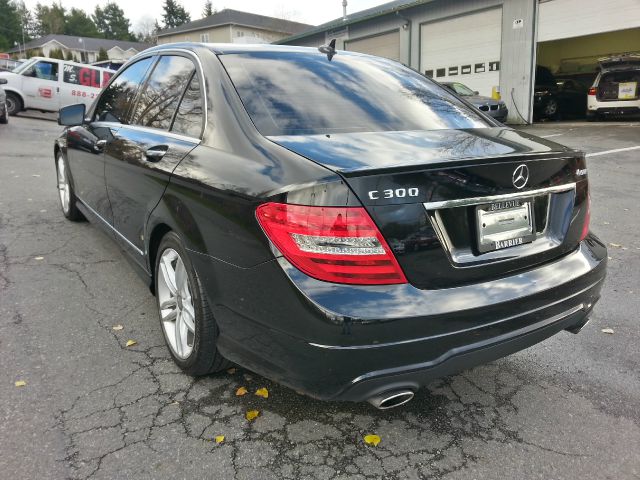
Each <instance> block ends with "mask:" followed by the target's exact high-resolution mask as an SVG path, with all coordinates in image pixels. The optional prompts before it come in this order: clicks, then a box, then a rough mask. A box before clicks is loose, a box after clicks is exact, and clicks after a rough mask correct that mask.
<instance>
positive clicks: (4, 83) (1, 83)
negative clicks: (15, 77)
mask: <svg viewBox="0 0 640 480" xmlns="http://www.w3.org/2000/svg"><path fill="white" fill-rule="evenodd" d="M7 83H9V80H7V79H6V78H0V85H6V84H7Z"/></svg>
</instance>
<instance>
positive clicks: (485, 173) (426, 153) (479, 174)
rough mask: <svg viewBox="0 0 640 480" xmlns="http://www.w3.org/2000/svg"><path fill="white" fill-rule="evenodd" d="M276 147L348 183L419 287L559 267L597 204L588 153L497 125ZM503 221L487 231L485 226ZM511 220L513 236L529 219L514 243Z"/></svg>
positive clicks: (290, 140)
mask: <svg viewBox="0 0 640 480" xmlns="http://www.w3.org/2000/svg"><path fill="white" fill-rule="evenodd" d="M271 140H272V141H274V142H276V143H278V144H280V145H282V146H284V147H286V148H288V149H290V150H292V151H294V152H296V153H298V154H300V155H302V156H304V157H306V158H308V159H310V160H313V161H314V162H317V163H320V164H321V165H324V166H326V167H328V168H330V169H332V170H334V171H336V172H338V173H340V174H341V175H342V176H343V177H344V178H345V181H346V182H347V183H348V184H349V186H350V187H351V189H352V190H353V191H354V193H355V194H356V196H357V197H358V198H359V200H360V201H361V203H362V204H363V205H364V206H365V208H366V209H367V211H368V212H369V214H370V215H371V217H372V218H373V220H374V222H375V223H376V224H377V225H378V227H379V228H380V230H381V232H382V234H383V235H384V237H385V238H386V240H387V242H388V243H389V245H390V247H391V248H392V250H393V251H394V253H395V255H396V257H397V259H398V262H399V263H400V265H401V266H402V268H403V270H404V272H405V275H406V277H407V279H408V280H409V282H411V283H412V284H413V285H414V286H416V287H418V288H447V287H453V286H459V285H464V284H466V283H473V282H478V281H483V280H489V279H492V278H498V277H501V276H504V275H506V274H511V273H513V272H516V271H519V270H523V269H528V268H531V267H533V266H535V265H539V264H541V263H545V262H548V261H550V260H553V259H554V258H557V257H559V256H561V255H564V254H566V253H568V252H570V251H572V250H574V249H575V248H576V247H577V245H578V243H579V241H580V235H581V232H582V225H583V223H584V221H583V220H584V217H585V216H586V205H587V182H586V168H585V163H584V155H582V154H581V153H580V152H576V151H573V150H570V149H568V148H566V147H563V146H561V145H558V144H555V143H553V142H550V141H546V140H544V139H538V138H536V137H534V136H532V135H529V134H526V133H523V132H517V131H514V130H511V129H508V128H489V129H475V130H441V131H425V132H383V133H366V134H337V135H334V134H331V135H311V136H289V137H271ZM522 166H524V167H522ZM519 168H520V170H525V173H526V175H525V176H526V177H527V178H526V181H525V182H524V184H520V183H521V182H522V179H518V178H516V177H517V175H516V174H517V171H518V169H519ZM520 173H522V172H520ZM516 180H518V182H520V183H518V185H514V183H515V181H516ZM518 187H519V188H518ZM492 209H495V210H492ZM479 211H482V212H479ZM503 214H506V215H503ZM483 215H484V216H483ZM501 215H502V216H503V217H504V218H503V219H502V220H501V219H500V218H499V217H500V216H501ZM517 215H519V217H518V218H515V217H516V216H517ZM512 217H513V218H512ZM524 217H527V218H524ZM495 218H497V220H495V221H496V222H497V223H494V224H492V225H489V226H488V227H487V228H488V229H487V230H483V228H482V226H481V225H480V223H479V222H482V223H489V222H492V221H493V220H494V219H495ZM488 219H489V220H488ZM514 219H515V220H514ZM501 222H507V223H509V222H515V223H514V224H513V231H516V230H517V227H518V225H517V224H518V222H520V227H519V228H524V229H525V230H527V229H528V232H527V235H520V236H515V237H514V238H515V243H513V242H511V240H514V239H510V238H509V236H510V235H512V234H511V231H510V230H509V228H510V227H509V228H506V230H505V231H501V229H502V227H501ZM489 227H490V228H489ZM492 228H493V230H492ZM496 229H497V230H496ZM483 232H484V233H483ZM485 233H487V235H485ZM492 234H494V235H495V234H497V237H495V238H493V237H491V235H492ZM500 235H502V236H500ZM485 237H486V238H485ZM505 239H506V240H509V241H507V242H506V243H504V240H505ZM518 239H522V240H521V241H520V240H518ZM494 240H495V241H494ZM499 242H503V243H499ZM511 243H513V244H511Z"/></svg>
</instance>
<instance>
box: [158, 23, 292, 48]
mask: <svg viewBox="0 0 640 480" xmlns="http://www.w3.org/2000/svg"><path fill="white" fill-rule="evenodd" d="M203 34H208V35H209V43H272V42H277V41H278V40H281V39H283V38H285V37H287V36H288V35H287V34H284V33H281V32H274V31H271V30H262V29H259V28H252V27H245V26H241V25H223V26H220V27H212V28H203V29H201V30H194V31H191V32H183V33H176V34H175V35H167V36H163V37H158V44H165V43H173V42H201V41H202V35H203Z"/></svg>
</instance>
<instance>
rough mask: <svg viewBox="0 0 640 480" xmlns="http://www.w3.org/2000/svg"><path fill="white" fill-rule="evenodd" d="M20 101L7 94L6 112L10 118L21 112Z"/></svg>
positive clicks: (16, 97) (16, 96)
mask: <svg viewBox="0 0 640 480" xmlns="http://www.w3.org/2000/svg"><path fill="white" fill-rule="evenodd" d="M22 107H23V105H22V99H21V98H20V97H19V96H18V95H17V94H15V93H13V92H7V112H8V113H9V115H11V116H12V117H13V116H15V115H17V114H18V113H19V112H21V111H22Z"/></svg>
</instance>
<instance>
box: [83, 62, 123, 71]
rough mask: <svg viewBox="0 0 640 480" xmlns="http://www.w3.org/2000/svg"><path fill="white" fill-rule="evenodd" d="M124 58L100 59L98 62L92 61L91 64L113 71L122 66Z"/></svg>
mask: <svg viewBox="0 0 640 480" xmlns="http://www.w3.org/2000/svg"><path fill="white" fill-rule="evenodd" d="M125 63H127V61H126V60H101V61H99V62H93V63H92V64H91V65H94V66H96V67H101V68H106V69H107V70H113V71H114V72H115V71H117V70H119V69H120V67H122V66H123V65H124V64H125Z"/></svg>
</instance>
